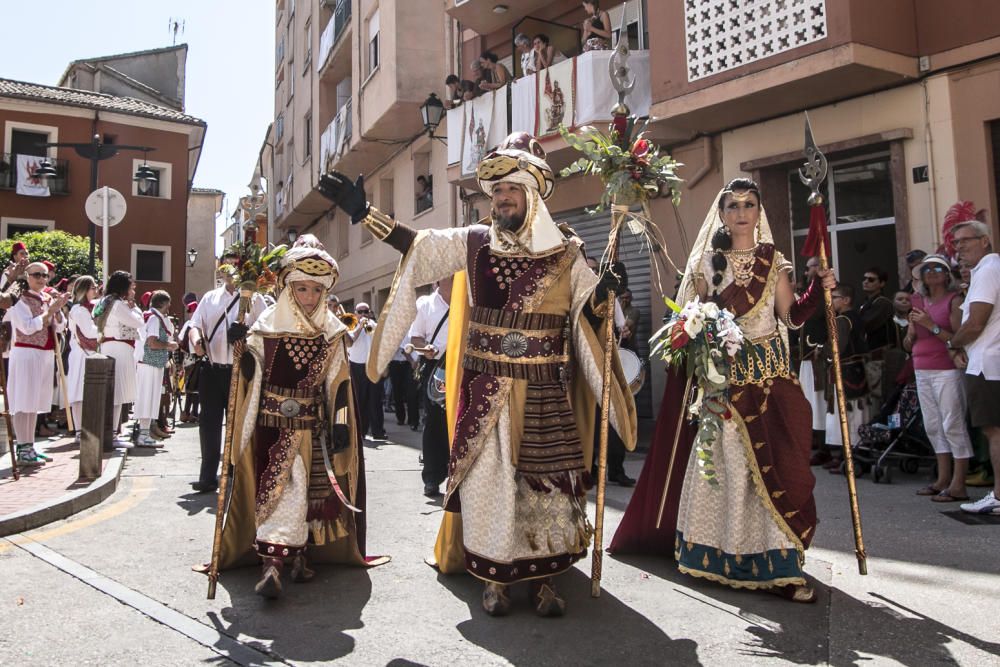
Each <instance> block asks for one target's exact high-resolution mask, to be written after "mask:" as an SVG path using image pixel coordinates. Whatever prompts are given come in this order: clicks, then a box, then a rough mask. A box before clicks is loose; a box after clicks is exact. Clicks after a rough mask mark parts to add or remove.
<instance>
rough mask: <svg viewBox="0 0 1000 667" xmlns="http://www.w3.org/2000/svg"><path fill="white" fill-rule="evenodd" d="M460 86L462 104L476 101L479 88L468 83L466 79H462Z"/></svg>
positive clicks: (470, 82) (472, 83)
mask: <svg viewBox="0 0 1000 667" xmlns="http://www.w3.org/2000/svg"><path fill="white" fill-rule="evenodd" d="M460 85H461V87H462V101H463V102H468V101H469V100H474V99H476V95H478V94H479V88H478V87H477V85H476V84H475V83H474V82H472V81H469V80H468V79H462V83H461V84H460Z"/></svg>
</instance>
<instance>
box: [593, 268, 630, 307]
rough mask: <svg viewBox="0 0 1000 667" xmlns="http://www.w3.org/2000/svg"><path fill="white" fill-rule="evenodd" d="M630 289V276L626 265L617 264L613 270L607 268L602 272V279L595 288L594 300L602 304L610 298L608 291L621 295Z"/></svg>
mask: <svg viewBox="0 0 1000 667" xmlns="http://www.w3.org/2000/svg"><path fill="white" fill-rule="evenodd" d="M627 287H628V274H627V273H626V272H625V264H624V263H622V262H615V263H614V264H612V265H611V268H608V267H607V266H605V267H604V269H603V270H602V271H601V279H600V281H599V282H598V283H597V287H595V288H594V298H595V299H596V300H597V301H598V302H600V301H605V300H606V299H607V298H608V290H614V292H615V294H621V293H622V291H623V290H625V289H626V288H627Z"/></svg>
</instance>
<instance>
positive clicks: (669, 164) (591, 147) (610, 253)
mask: <svg viewBox="0 0 1000 667" xmlns="http://www.w3.org/2000/svg"><path fill="white" fill-rule="evenodd" d="M622 21H623V22H624V17H622ZM619 34H620V36H619V39H618V44H617V45H616V46H615V50H614V54H613V55H612V56H611V58H610V60H609V61H608V74H609V76H610V77H611V85H612V86H613V87H614V89H615V90H616V91H617V92H618V103H617V104H615V106H614V107H613V108H612V109H611V117H612V120H611V125H610V126H609V128H608V132H607V134H605V133H602V132H600V131H598V130H596V129H595V128H592V127H582V128H580V129H579V131H578V133H576V134H574V133H571V132H569V131H568V130H567V129H566V128H565V127H560V128H559V131H560V133H561V134H562V136H563V138H564V139H565V140H566V143H568V144H569V145H570V146H572V147H573V148H575V149H576V150H578V151H580V152H581V153H583V154H584V156H585V157H582V158H580V159H579V160H577V161H576V162H574V163H573V164H572V165H570V166H569V167H567V168H566V169H564V170H563V171H562V172H561V175H562V176H564V177H565V176H569V175H571V174H576V173H582V174H595V175H598V176H600V178H601V180H602V182H603V183H604V193H603V194H602V195H601V200H600V203H599V205H598V207H597V210H601V209H603V208H610V209H611V230H610V233H609V236H608V247H607V250H605V252H604V256H603V257H602V258H601V266H602V270H603V271H610V272H611V273H612V275H614V276H615V277H617V278H619V279H620V280H621V282H622V287H624V286H625V285H624V280H623V278H624V276H620V275H618V273H617V271H618V270H620V269H619V267H618V266H617V264H618V242H619V240H620V237H621V230H622V228H623V227H627V228H628V229H629V230H630V231H632V232H633V233H634V234H637V235H639V236H640V237H641V238H642V239H643V240H644V242H645V245H646V247H647V248H648V249H649V250H650V251H652V252H657V253H659V254H664V255H665V251H664V249H663V247H664V244H663V243H661V242H660V241H659V233H658V231H657V230H656V228H655V227H654V226H653V225H652V221H651V219H650V218H651V215H650V207H649V200H650V199H652V198H654V197H658V196H659V195H660V194H661V193H666V192H669V193H670V194H671V196H672V197H673V198H674V199H677V198H678V197H679V195H678V192H679V191H678V189H677V186H678V185H679V183H680V179H679V178H677V175H676V168H677V167H678V166H679V165H678V163H677V162H675V161H674V160H673V159H672V158H671V157H670V156H669V155H666V154H662V155H661V154H660V151H659V148H658V147H656V146H654V145H653V144H651V143H650V142H649V140H647V139H645V138H644V137H643V132H642V131H643V130H644V129H645V127H646V125H647V124H648V122H649V121H648V119H647V120H646V121H644V122H642V123H641V124H639V126H638V127H637V122H636V117H635V116H634V115H632V113H631V111H630V110H629V108H628V106H627V105H626V104H625V97H626V96H627V95H628V94H629V93H631V92H632V90H633V89H634V88H635V83H636V78H635V75H633V74H632V73H631V71H630V69H629V66H628V57H629V48H628V43H627V42H626V41H624V40H623V39H621V36H624V35H625V34H626V31H625V30H624V25H623V26H622V30H621V31H620V33H619ZM633 206H639V207H641V209H642V212H641V213H640V212H637V211H632V210H631V208H632V207H633ZM659 254H657V256H656V257H657V260H659V259H660V257H659ZM666 259H667V261H669V257H667V258H666ZM671 263H672V262H671ZM654 266H656V264H655V263H654ZM657 271H659V268H658V267H657ZM615 298H616V294H615V290H614V289H609V290H608V294H607V299H606V301H605V305H606V310H605V317H606V324H605V331H604V350H605V355H604V369H603V371H604V372H603V385H602V390H601V412H600V423H599V432H598V433H599V441H598V442H599V444H598V451H597V502H596V515H595V519H594V551H593V560H592V562H591V575H590V581H591V587H590V594H591V596H592V597H599V596H600V594H601V567H602V564H603V560H604V504H605V493H606V487H607V482H606V479H605V478H606V476H607V465H608V425H609V418H610V412H611V369H612V360H613V357H612V355H613V354H615V334H614V312H615Z"/></svg>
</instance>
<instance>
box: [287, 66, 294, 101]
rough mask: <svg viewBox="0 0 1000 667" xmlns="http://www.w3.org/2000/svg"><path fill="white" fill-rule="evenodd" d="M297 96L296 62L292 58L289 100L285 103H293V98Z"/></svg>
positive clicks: (289, 72)
mask: <svg viewBox="0 0 1000 667" xmlns="http://www.w3.org/2000/svg"><path fill="white" fill-rule="evenodd" d="M293 97H295V63H294V62H292V61H291V60H289V61H288V100H287V101H286V102H285V104H291V103H292V98H293Z"/></svg>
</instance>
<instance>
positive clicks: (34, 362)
mask: <svg viewBox="0 0 1000 667" xmlns="http://www.w3.org/2000/svg"><path fill="white" fill-rule="evenodd" d="M25 272H26V274H27V280H28V289H27V290H25V291H24V292H23V293H22V294H21V298H20V299H19V300H18V302H17V303H16V304H14V306H13V307H12V308H11V309H10V310H9V311H7V315H6V317H5V318H4V319H5V320H6V321H9V322H10V323H11V325H12V327H13V331H14V345H13V347H12V348H11V351H10V360H9V366H8V368H9V373H8V375H7V401H8V406H7V407H8V410H9V411H10V413H11V414H12V415H13V421H14V435H15V436H16V438H17V452H16V454H17V463H18V465H21V466H37V465H41V464H42V463H44V462H45V461H47V460H50V459H48V458H47V457H46V456H44V455H41V454H39V453H38V452H37V451H35V424H36V423H37V420H38V413H40V412H41V413H47V412H48V411H49V410H50V409H51V408H52V377H53V375H54V373H55V363H56V359H55V349H56V335H58V334H59V333H60V332H61V331H62V330H63V328H64V326H65V320H64V319H63V315H62V308H63V306H65V305H66V302H67V301H68V300H69V295H68V294H61V295H59V296H56V297H53V296H51V295H50V294H48V293H46V292H45V287H46V286H47V285H48V283H49V277H50V276H49V272H48V269H47V268H46V267H45V265H44V264H42V263H41V262H34V263H32V264H29V265H28V267H27V269H26V270H25Z"/></svg>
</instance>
